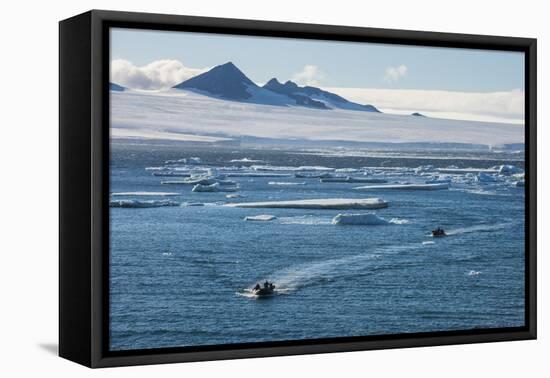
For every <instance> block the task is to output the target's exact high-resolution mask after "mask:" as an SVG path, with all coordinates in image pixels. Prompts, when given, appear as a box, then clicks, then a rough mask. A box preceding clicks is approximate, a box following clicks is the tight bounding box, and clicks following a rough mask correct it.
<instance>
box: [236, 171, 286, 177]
mask: <svg viewBox="0 0 550 378" xmlns="http://www.w3.org/2000/svg"><path fill="white" fill-rule="evenodd" d="M226 176H227V177H291V175H290V174H288V173H262V172H231V173H226Z"/></svg>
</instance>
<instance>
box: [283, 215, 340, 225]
mask: <svg viewBox="0 0 550 378" xmlns="http://www.w3.org/2000/svg"><path fill="white" fill-rule="evenodd" d="M331 222H332V218H324V217H316V216H313V215H302V216H296V217H280V218H279V223H280V224H303V225H311V226H316V225H324V224H331Z"/></svg>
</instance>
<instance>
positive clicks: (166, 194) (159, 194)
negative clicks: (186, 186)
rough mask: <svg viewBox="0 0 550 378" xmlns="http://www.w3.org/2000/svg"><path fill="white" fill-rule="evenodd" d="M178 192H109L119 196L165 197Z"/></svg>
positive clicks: (176, 194)
mask: <svg viewBox="0 0 550 378" xmlns="http://www.w3.org/2000/svg"><path fill="white" fill-rule="evenodd" d="M179 195H180V193H175V192H115V193H111V196H113V197H120V196H125V197H127V196H136V197H142V196H143V197H149V196H150V197H166V196H179Z"/></svg>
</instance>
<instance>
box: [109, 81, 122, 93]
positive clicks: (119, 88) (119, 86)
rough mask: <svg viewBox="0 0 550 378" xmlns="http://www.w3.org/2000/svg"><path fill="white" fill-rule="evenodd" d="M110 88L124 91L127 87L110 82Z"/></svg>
mask: <svg viewBox="0 0 550 378" xmlns="http://www.w3.org/2000/svg"><path fill="white" fill-rule="evenodd" d="M109 90H111V91H115V92H124V91H125V90H126V88H124V87H123V86H122V85H118V84H115V83H109Z"/></svg>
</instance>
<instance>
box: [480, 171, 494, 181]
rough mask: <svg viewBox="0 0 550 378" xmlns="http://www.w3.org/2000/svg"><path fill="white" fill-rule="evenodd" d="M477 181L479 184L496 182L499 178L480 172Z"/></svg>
mask: <svg viewBox="0 0 550 378" xmlns="http://www.w3.org/2000/svg"><path fill="white" fill-rule="evenodd" d="M476 181H478V182H495V181H497V178H496V177H495V176H493V175H490V174H488V173H485V172H479V173H478V174H477V176H476Z"/></svg>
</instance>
